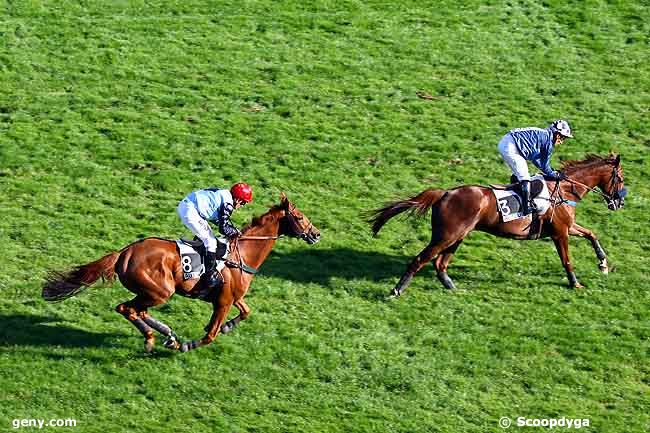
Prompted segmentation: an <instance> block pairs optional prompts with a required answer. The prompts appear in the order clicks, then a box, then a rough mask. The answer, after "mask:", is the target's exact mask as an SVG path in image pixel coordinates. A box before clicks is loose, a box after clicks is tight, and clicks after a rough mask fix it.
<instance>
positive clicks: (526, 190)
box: [520, 180, 536, 215]
mask: <svg viewBox="0 0 650 433" xmlns="http://www.w3.org/2000/svg"><path fill="white" fill-rule="evenodd" d="M520 184H521V209H522V211H523V214H524V215H528V214H530V213H532V212H534V211H535V210H536V207H535V204H534V203H531V201H530V181H529V180H522V181H521V182H520Z"/></svg>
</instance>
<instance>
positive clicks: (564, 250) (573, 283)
mask: <svg viewBox="0 0 650 433" xmlns="http://www.w3.org/2000/svg"><path fill="white" fill-rule="evenodd" d="M553 242H554V243H555V248H556V249H557V253H558V255H559V256H560V260H561V261H562V265H563V266H564V269H565V270H566V274H567V278H568V279H569V287H571V288H574V289H581V288H583V287H584V286H583V285H582V284H580V283H579V282H578V278H576V274H575V273H574V272H573V265H572V264H571V261H570V260H569V235H568V233H567V232H565V233H564V234H561V235H557V236H553Z"/></svg>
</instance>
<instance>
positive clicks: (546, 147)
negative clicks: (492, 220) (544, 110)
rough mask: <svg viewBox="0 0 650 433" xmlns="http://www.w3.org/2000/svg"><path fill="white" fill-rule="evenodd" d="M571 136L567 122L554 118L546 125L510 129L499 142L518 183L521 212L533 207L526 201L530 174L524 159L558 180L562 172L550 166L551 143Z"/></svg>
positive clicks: (527, 199)
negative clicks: (545, 126) (543, 127)
mask: <svg viewBox="0 0 650 433" xmlns="http://www.w3.org/2000/svg"><path fill="white" fill-rule="evenodd" d="M572 137H573V135H571V127H570V126H569V123H568V122H566V121H565V120H556V121H555V122H553V123H552V124H551V125H550V126H549V127H548V128H546V129H542V128H535V127H528V128H516V129H512V130H510V131H509V132H508V133H507V134H506V135H504V136H503V138H502V139H501V141H500V142H499V146H498V149H499V153H501V156H502V157H503V159H504V161H505V162H506V164H508V166H509V167H510V169H511V170H512V173H513V174H514V175H515V176H516V177H517V180H518V181H519V182H520V184H521V193H522V196H523V197H522V202H523V211H524V215H527V214H529V213H531V210H534V209H535V205H534V204H533V203H531V202H530V174H529V172H528V164H527V162H526V161H531V162H532V163H533V164H534V165H535V166H536V167H537V168H539V169H540V170H541V171H542V172H543V173H544V174H545V175H546V176H549V177H551V178H554V179H558V180H560V179H561V178H562V174H561V173H560V172H559V171H556V170H553V168H551V155H552V154H553V150H554V148H555V146H558V145H560V144H562V142H563V141H564V140H565V139H566V138H572Z"/></svg>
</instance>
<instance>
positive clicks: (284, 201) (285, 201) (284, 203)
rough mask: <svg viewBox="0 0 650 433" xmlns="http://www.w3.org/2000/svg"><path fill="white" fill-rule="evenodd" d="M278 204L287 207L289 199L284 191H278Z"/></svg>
mask: <svg viewBox="0 0 650 433" xmlns="http://www.w3.org/2000/svg"><path fill="white" fill-rule="evenodd" d="M280 204H281V205H282V207H283V208H285V209H288V208H289V199H288V198H287V195H286V194H285V193H280Z"/></svg>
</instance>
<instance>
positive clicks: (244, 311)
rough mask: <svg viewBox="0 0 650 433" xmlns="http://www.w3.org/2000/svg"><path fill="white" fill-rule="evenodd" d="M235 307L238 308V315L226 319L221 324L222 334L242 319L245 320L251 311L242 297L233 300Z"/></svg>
mask: <svg viewBox="0 0 650 433" xmlns="http://www.w3.org/2000/svg"><path fill="white" fill-rule="evenodd" d="M235 307H237V309H238V310H239V316H237V317H235V318H234V319H231V320H229V321H227V322H226V323H224V324H223V326H221V333H222V334H227V333H228V332H230V331H232V330H233V329H235V326H237V325H238V324H239V322H241V321H242V320H246V318H247V317H248V315H249V314H250V313H251V309H250V307H249V306H248V305H247V304H246V302H244V299H243V298H242V299H240V300H238V301H236V302H235Z"/></svg>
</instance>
